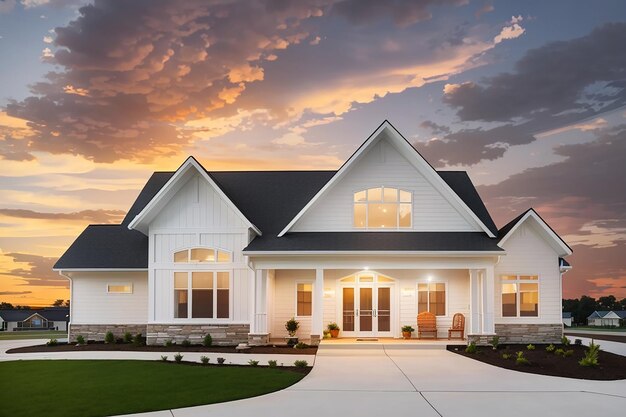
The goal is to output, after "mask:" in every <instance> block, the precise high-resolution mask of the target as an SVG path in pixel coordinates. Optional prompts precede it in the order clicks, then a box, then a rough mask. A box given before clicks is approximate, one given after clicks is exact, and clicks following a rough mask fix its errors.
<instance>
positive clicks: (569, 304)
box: [563, 295, 626, 324]
mask: <svg viewBox="0 0 626 417" xmlns="http://www.w3.org/2000/svg"><path fill="white" fill-rule="evenodd" d="M596 310H598V311H609V310H626V298H624V299H622V300H621V301H620V300H617V298H615V296H613V295H607V296H604V297H600V298H598V299H597V300H596V299H595V298H593V297H589V296H587V295H583V296H582V297H580V298H571V299H564V300H563V311H567V312H570V313H572V321H573V322H574V323H579V324H586V323H587V317H589V315H590V314H591V313H593V312H594V311H596Z"/></svg>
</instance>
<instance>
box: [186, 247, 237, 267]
mask: <svg viewBox="0 0 626 417" xmlns="http://www.w3.org/2000/svg"><path fill="white" fill-rule="evenodd" d="M231 260H232V255H231V253H230V252H228V251H225V250H221V249H213V248H191V249H184V250H181V251H178V252H174V262H175V263H189V262H194V263H195V262H200V263H207V262H231Z"/></svg>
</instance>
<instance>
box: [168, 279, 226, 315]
mask: <svg viewBox="0 0 626 417" xmlns="http://www.w3.org/2000/svg"><path fill="white" fill-rule="evenodd" d="M190 293H191V294H190ZM190 301H191V302H190ZM229 317H230V273H229V272H225V271H217V272H214V271H193V272H174V318H177V319H186V318H194V319H200V318H202V319H212V318H218V319H227V318H229Z"/></svg>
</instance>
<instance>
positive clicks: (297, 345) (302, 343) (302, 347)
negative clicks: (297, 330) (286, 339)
mask: <svg viewBox="0 0 626 417" xmlns="http://www.w3.org/2000/svg"><path fill="white" fill-rule="evenodd" d="M294 347H295V348H296V349H306V348H308V347H309V345H307V344H306V343H304V342H298V343H297V344H296V345H295V346H294Z"/></svg>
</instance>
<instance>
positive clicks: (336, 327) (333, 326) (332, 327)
mask: <svg viewBox="0 0 626 417" xmlns="http://www.w3.org/2000/svg"><path fill="white" fill-rule="evenodd" d="M326 328H327V329H328V330H329V331H330V330H339V325H338V324H337V323H335V322H332V323H328V326H326Z"/></svg>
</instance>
